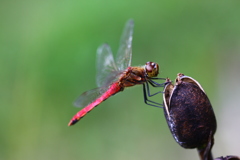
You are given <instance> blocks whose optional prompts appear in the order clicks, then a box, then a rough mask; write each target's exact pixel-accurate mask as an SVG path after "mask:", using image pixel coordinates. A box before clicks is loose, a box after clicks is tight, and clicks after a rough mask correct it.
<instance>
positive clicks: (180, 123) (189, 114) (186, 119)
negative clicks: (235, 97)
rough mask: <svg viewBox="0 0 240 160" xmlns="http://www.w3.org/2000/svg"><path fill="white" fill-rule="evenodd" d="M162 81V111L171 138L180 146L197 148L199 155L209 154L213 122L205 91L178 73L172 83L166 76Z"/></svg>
mask: <svg viewBox="0 0 240 160" xmlns="http://www.w3.org/2000/svg"><path fill="white" fill-rule="evenodd" d="M166 82H168V83H166V85H165V88H164V94H163V100H164V114H165V118H166V120H167V123H168V126H169V129H170V131H171V133H172V135H173V137H174V139H175V140H176V142H177V143H178V144H179V145H180V146H182V147H184V148H198V150H199V152H201V153H199V154H200V155H202V156H203V157H206V156H209V154H210V151H211V148H212V145H213V135H214V133H215V132H216V128H217V122H216V118H215V115H214V112H213V109H212V106H211V103H210V101H209V99H208V97H207V95H206V94H205V91H204V90H203V88H202V86H201V85H200V84H199V83H198V82H197V81H196V80H195V79H193V78H191V77H188V76H184V75H183V74H178V76H177V78H176V82H175V85H173V84H172V83H171V81H170V79H167V80H166ZM202 151H203V152H202ZM203 159H205V158H203Z"/></svg>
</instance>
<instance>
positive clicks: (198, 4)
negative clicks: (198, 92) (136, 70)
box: [0, 0, 240, 160]
mask: <svg viewBox="0 0 240 160" xmlns="http://www.w3.org/2000/svg"><path fill="white" fill-rule="evenodd" d="M239 6H240V1H237V0H235V1H234V0H229V1H226V0H220V1H185V0H183V1H177V0H170V1H165V0H159V1H153V0H151V1H133V0H130V1H127V0H122V1H108V0H102V1H100V0H99V1H98V0H88V1H87V0H78V1H77V0H70V1H65V0H48V1H44V0H43V1H30V0H22V1H7V0H1V1H0V22H1V23H0V82H1V83H0V88H1V91H0V106H1V107H0V126H1V132H0V159H1V160H33V159H34V160H46V159H49V160H55V159H56V160H66V159H73V160H75V159H76V160H77V159H81V160H123V159H129V160H146V159H151V160H158V159H169V160H172V159H182V160H183V159H189V160H192V159H198V155H197V152H196V150H186V149H183V148H181V147H180V146H179V145H178V144H177V143H176V142H175V141H174V139H173V138H172V135H171V134H170V131H169V129H168V127H167V124H166V122H165V119H164V116H163V110H162V109H159V108H155V107H150V106H147V105H145V104H144V103H143V95H142V87H141V86H138V87H132V88H131V89H127V90H125V91H124V92H122V93H120V94H118V95H116V96H113V97H111V98H110V99H108V100H107V101H105V102H104V103H102V104H101V105H100V106H98V107H97V108H96V109H95V110H94V111H92V112H91V113H89V114H88V115H87V116H86V117H85V118H84V119H82V120H81V121H80V122H79V123H77V124H76V125H74V126H72V127H68V126H67V124H68V122H69V120H70V119H71V118H72V116H73V115H74V114H75V113H77V111H79V108H74V107H73V105H72V102H73V100H74V99H75V98H76V97H78V96H79V95H80V94H81V93H82V92H84V91H86V90H89V89H92V88H95V87H96V83H95V74H96V66H95V61H96V49H97V47H98V46H99V45H101V44H102V43H104V42H108V43H109V44H110V46H111V47H112V50H113V52H114V53H116V51H117V49H118V46H119V39H120V36H121V33H122V29H123V26H124V24H125V22H126V21H127V20H128V19H130V18H133V19H134V21H135V28H134V36H133V58H132V64H133V65H143V64H145V62H147V61H154V62H157V63H159V64H160V66H161V74H160V77H170V78H171V79H172V80H173V79H174V78H175V77H176V74H177V73H179V72H182V73H185V74H186V75H188V76H191V77H193V78H195V79H196V80H198V81H199V82H200V83H201V85H202V86H203V87H204V89H205V91H206V92H207V94H208V96H209V98H210V100H211V102H212V105H213V107H214V110H215V113H216V116H217V119H218V131H217V133H216V136H215V146H214V148H213V154H214V156H215V157H217V156H222V155H223V156H224V155H229V154H235V155H236V154H238V155H240V149H239V143H240V136H239V133H240V129H239V128H240V127H239V122H240V118H239V112H240V108H239V106H238V104H239V96H240V94H239V90H240V84H239V79H240V73H239V69H240V54H239V53H240V47H239V46H240V45H239V44H240V18H239V17H240V9H239ZM154 100H155V101H162V97H161V96H160V95H159V96H155V98H154Z"/></svg>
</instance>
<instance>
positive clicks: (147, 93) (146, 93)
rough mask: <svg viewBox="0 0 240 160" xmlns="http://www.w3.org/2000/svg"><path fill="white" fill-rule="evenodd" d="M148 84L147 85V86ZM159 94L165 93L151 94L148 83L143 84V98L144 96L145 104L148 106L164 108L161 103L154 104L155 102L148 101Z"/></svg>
mask: <svg viewBox="0 0 240 160" xmlns="http://www.w3.org/2000/svg"><path fill="white" fill-rule="evenodd" d="M145 84H146V85H145ZM159 93H163V92H157V93H154V94H152V95H151V94H150V91H149V85H148V82H146V83H143V96H144V102H145V103H146V104H147V105H150V106H153V107H158V108H163V107H162V106H163V105H162V104H160V103H157V102H154V101H151V100H149V99H148V97H152V96H154V95H157V94H159Z"/></svg>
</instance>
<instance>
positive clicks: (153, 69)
mask: <svg viewBox="0 0 240 160" xmlns="http://www.w3.org/2000/svg"><path fill="white" fill-rule="evenodd" d="M145 70H146V72H147V75H148V77H156V76H157V75H158V70H159V66H158V64H157V63H154V62H147V63H146V64H145Z"/></svg>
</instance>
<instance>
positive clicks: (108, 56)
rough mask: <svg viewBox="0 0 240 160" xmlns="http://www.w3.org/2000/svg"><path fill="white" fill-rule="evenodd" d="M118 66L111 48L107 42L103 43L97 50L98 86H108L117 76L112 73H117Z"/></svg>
mask: <svg viewBox="0 0 240 160" xmlns="http://www.w3.org/2000/svg"><path fill="white" fill-rule="evenodd" d="M117 73H118V68H117V66H116V64H115V61H114V59H113V54H112V51H111V48H110V46H109V45H107V44H103V45H102V46H100V47H99V48H98V50H97V77H96V82H97V86H98V87H102V86H106V85H107V84H109V82H110V81H114V79H111V77H112V78H115V77H113V76H114V75H112V74H115V75H116V74H117Z"/></svg>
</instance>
